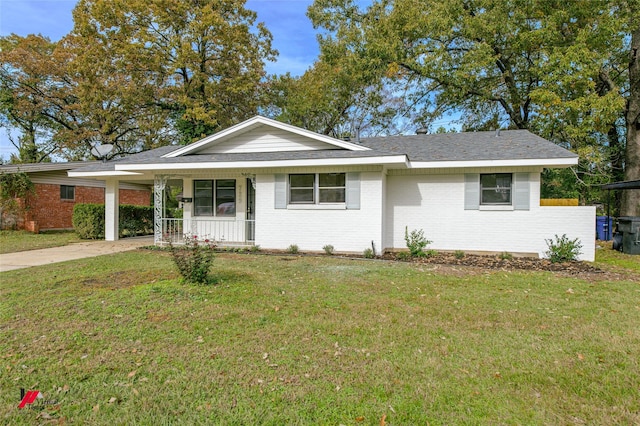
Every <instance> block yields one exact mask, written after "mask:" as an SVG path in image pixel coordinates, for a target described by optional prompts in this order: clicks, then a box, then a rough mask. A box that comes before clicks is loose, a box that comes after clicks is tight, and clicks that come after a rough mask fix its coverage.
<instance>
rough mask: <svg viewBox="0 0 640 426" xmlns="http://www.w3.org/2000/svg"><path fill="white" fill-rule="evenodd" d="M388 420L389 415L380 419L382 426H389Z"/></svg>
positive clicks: (384, 415)
mask: <svg viewBox="0 0 640 426" xmlns="http://www.w3.org/2000/svg"><path fill="white" fill-rule="evenodd" d="M386 420H387V415H386V414H383V415H382V417H381V418H380V426H385V425H386V424H387V422H386Z"/></svg>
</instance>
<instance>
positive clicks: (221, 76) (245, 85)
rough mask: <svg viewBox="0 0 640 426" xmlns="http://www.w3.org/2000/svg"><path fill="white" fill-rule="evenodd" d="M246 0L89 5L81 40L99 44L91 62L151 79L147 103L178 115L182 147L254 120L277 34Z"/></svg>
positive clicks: (79, 20)
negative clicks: (273, 36)
mask: <svg viewBox="0 0 640 426" xmlns="http://www.w3.org/2000/svg"><path fill="white" fill-rule="evenodd" d="M244 3H245V0H188V1H169V0H154V1H146V0H144V1H143V0H131V1H119V0H82V1H80V2H79V3H78V5H77V6H76V8H75V10H74V24H75V26H74V31H73V32H74V34H75V35H77V36H79V37H81V40H82V42H83V43H86V44H87V45H90V46H99V47H100V48H99V49H98V50H97V51H96V52H91V54H90V55H87V56H86V57H85V58H84V60H83V62H84V63H85V64H86V65H87V66H89V67H90V64H93V63H95V62H98V63H107V64H110V66H111V67H113V69H114V71H115V72H117V73H118V75H121V76H122V78H123V79H126V78H129V76H131V75H133V76H137V77H139V78H140V79H142V80H143V82H142V90H140V91H139V102H140V103H141V104H142V105H145V106H156V107H158V108H159V109H160V110H161V111H163V112H168V113H170V117H171V119H172V125H173V127H174V128H175V129H176V130H177V131H178V132H179V134H180V137H181V140H182V142H185V143H186V142H191V141H192V140H193V139H196V138H200V137H202V136H204V135H207V134H210V133H213V132H215V131H217V130H219V129H220V128H223V127H226V126H230V125H231V124H235V123H237V122H238V121H240V120H243V119H246V118H248V117H249V116H251V115H254V114H255V113H256V111H257V107H258V105H259V104H260V103H261V100H262V98H261V89H262V87H261V79H262V78H263V77H264V75H265V73H264V61H265V60H271V59H273V57H274V55H275V54H276V52H275V51H273V50H272V49H271V34H270V33H269V32H268V31H267V30H266V28H265V27H264V26H263V25H262V24H257V25H254V23H255V19H256V14H255V13H254V12H252V11H249V10H247V9H245V8H244Z"/></svg>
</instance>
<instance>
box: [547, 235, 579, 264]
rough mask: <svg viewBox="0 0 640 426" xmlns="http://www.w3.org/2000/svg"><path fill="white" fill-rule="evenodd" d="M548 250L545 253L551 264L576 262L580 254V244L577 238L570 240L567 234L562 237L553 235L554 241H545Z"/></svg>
mask: <svg viewBox="0 0 640 426" xmlns="http://www.w3.org/2000/svg"><path fill="white" fill-rule="evenodd" d="M545 241H546V243H547V247H549V250H547V251H546V252H545V254H546V255H547V257H548V258H549V260H551V261H552V262H553V263H558V262H568V261H573V260H578V256H579V255H580V254H581V253H582V243H581V242H580V239H579V238H576V239H573V240H570V239H569V238H568V237H567V234H563V235H562V237H558V235H557V234H556V235H555V241H554V240H552V239H548V240H545Z"/></svg>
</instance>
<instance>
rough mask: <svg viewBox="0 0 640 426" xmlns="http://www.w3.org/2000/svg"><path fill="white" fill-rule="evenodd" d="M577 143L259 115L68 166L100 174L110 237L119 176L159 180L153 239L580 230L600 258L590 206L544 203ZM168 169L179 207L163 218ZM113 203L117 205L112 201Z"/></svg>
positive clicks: (476, 240)
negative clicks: (183, 141)
mask: <svg viewBox="0 0 640 426" xmlns="http://www.w3.org/2000/svg"><path fill="white" fill-rule="evenodd" d="M577 161H578V158H577V156H576V155H575V154H573V153H571V152H569V151H567V150H565V149H563V148H561V147H559V146H557V145H555V144H553V143H551V142H549V141H546V140H545V139H542V138H540V137H538V136H536V135H533V134H532V133H530V132H528V131H525V130H512V131H502V132H500V133H496V132H475V133H453V134H439V135H411V136H394V137H381V138H368V139H362V140H361V141H356V142H347V141H343V140H338V139H334V138H330V137H327V136H324V135H320V134H317V133H313V132H309V131H307V130H304V129H300V128H297V127H294V126H290V125H287V124H283V123H280V122H277V121H273V120H270V119H267V118H264V117H260V116H258V117H254V118H252V119H250V120H248V121H245V122H243V123H240V124H238V125H236V126H233V127H231V128H229V129H226V130H224V131H221V132H219V133H216V134H214V135H212V136H209V137H206V138H204V139H202V140H200V141H197V142H194V143H192V144H190V145H187V146H182V147H176V146H168V147H163V148H158V149H155V150H152V151H147V152H144V153H141V154H137V155H133V156H131V157H128V158H125V159H122V160H118V161H112V162H107V163H97V164H93V165H91V166H87V167H84V168H81V169H77V170H73V171H71V172H69V175H70V176H75V177H92V178H98V179H104V180H105V181H106V187H107V191H106V196H105V202H106V204H107V209H106V210H107V217H106V238H107V239H108V240H114V239H116V238H117V235H118V232H117V229H116V227H117V223H118V220H117V209H116V208H115V207H114V206H116V205H117V201H118V200H117V193H118V187H119V182H120V181H127V182H135V181H140V182H143V181H147V182H149V181H154V188H155V207H156V218H155V222H156V233H155V239H156V243H162V242H163V241H166V240H167V239H168V238H169V239H172V240H175V239H176V238H181V237H182V236H183V235H184V234H193V235H199V236H201V237H207V238H212V239H216V240H218V241H220V242H221V243H223V244H256V245H259V246H260V247H262V248H266V249H286V248H287V247H288V246H289V245H291V244H296V245H298V247H299V248H300V250H304V251H321V250H322V247H323V246H324V245H326V244H331V245H333V246H334V247H335V250H336V251H337V252H358V253H361V252H362V251H363V250H364V249H366V248H371V247H373V248H374V249H375V250H376V252H377V253H380V252H382V251H384V250H397V249H403V248H405V241H404V232H405V228H408V229H409V230H413V229H423V230H424V232H425V235H426V236H427V238H428V239H429V240H432V241H433V243H432V244H431V245H430V248H433V249H436V250H463V251H465V252H504V251H507V252H510V253H513V254H526V255H536V256H543V254H544V252H545V251H546V249H547V245H546V242H545V239H550V238H553V237H554V235H556V234H557V235H563V234H566V235H567V236H568V237H569V238H572V239H573V238H579V239H580V241H581V242H582V245H583V249H582V250H583V253H582V255H581V258H582V259H583V260H589V261H591V260H593V259H594V250H595V208H594V207H541V206H540V174H541V172H542V170H543V169H544V168H546V167H553V168H561V167H570V166H572V165H575V164H577ZM167 180H171V181H175V180H181V181H182V186H183V201H184V203H183V206H184V215H183V218H182V219H170V218H166V217H164V214H163V208H162V200H163V198H164V196H163V195H164V194H163V189H164V184H165V183H166V182H167ZM110 206H111V207H110Z"/></svg>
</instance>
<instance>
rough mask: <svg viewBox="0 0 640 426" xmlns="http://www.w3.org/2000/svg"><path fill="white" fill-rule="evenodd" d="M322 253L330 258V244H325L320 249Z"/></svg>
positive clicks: (331, 247)
mask: <svg viewBox="0 0 640 426" xmlns="http://www.w3.org/2000/svg"><path fill="white" fill-rule="evenodd" d="M322 250H324V253H325V254H327V255H329V256H331V255H332V254H333V246H332V245H331V244H326V245H324V246H323V247H322Z"/></svg>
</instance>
